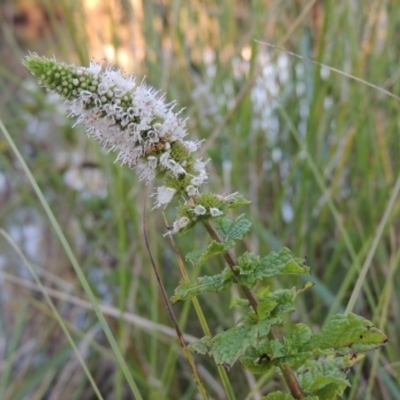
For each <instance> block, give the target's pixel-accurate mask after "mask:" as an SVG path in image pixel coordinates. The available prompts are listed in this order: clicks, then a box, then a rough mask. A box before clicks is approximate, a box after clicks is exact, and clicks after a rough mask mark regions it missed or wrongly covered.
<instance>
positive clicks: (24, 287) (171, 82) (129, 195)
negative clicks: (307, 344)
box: [0, 0, 400, 400]
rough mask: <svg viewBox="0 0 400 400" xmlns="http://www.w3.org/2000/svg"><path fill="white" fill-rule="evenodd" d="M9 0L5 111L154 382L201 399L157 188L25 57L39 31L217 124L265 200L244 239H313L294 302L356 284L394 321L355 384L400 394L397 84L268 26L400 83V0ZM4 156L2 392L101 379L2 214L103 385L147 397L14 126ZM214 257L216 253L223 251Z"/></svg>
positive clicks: (223, 158) (210, 267)
mask: <svg viewBox="0 0 400 400" xmlns="http://www.w3.org/2000/svg"><path fill="white" fill-rule="evenodd" d="M0 7H1V13H0V17H1V22H0V32H1V33H0V35H1V40H0V60H1V62H0V93H1V95H0V119H1V121H2V123H3V124H4V126H5V127H6V129H7V130H8V132H9V133H10V135H11V136H12V138H13V140H14V142H15V144H16V146H17V148H18V149H19V151H20V152H21V153H22V155H23V158H24V160H25V161H26V163H27V164H28V166H29V168H30V170H31V172H32V174H33V175H34V177H35V179H36V181H37V183H38V185H39V186H40V188H41V189H42V191H43V192H44V195H45V198H46V200H47V202H48V204H49V206H50V207H51V209H52V210H53V212H54V214H55V215H56V218H57V220H58V222H59V223H60V224H61V226H62V230H63V232H64V234H65V235H66V236H67V239H68V241H69V243H70V245H71V246H72V249H73V252H74V254H75V256H76V258H77V260H78V262H79V266H80V269H81V270H82V271H83V272H84V273H85V275H86V276H87V278H88V280H89V282H90V285H91V287H92V289H93V290H94V291H95V293H96V295H97V297H98V299H99V300H98V301H99V305H100V306H101V309H102V311H103V312H104V314H105V316H106V318H107V321H108V323H109V325H110V326H111V328H112V331H113V333H114V336H115V338H116V339H117V341H118V343H119V346H120V348H121V350H122V353H123V355H124V359H125V360H126V362H127V363H128V366H129V369H130V371H131V374H132V378H133V379H134V381H135V382H136V384H137V385H138V387H139V390H140V392H141V393H142V396H143V398H145V399H194V398H196V387H195V384H194V382H193V380H192V378H191V375H190V372H189V370H188V367H187V365H186V363H185V361H184V359H183V357H182V355H181V350H180V348H179V346H178V345H177V339H176V337H175V334H174V331H173V330H172V329H171V328H170V321H169V319H168V316H167V314H166V312H165V308H164V306H163V304H162V302H161V299H160V295H159V290H158V288H157V285H156V281H155V277H154V276H153V273H152V271H151V269H150V265H149V260H148V255H147V253H146V250H145V247H144V241H143V237H142V231H141V229H142V228H141V221H142V202H143V199H144V194H143V193H144V190H143V189H144V188H143V185H142V184H141V183H140V184H138V182H137V181H136V178H135V176H134V173H133V172H132V171H130V170H128V169H127V168H121V167H120V166H118V165H115V164H114V163H113V161H114V159H113V156H112V155H106V154H105V153H104V152H103V151H102V150H101V149H99V148H98V147H97V144H96V143H93V142H91V141H89V140H87V139H86V137H85V135H84V134H83V132H82V131H81V130H80V129H79V128H72V125H73V121H72V120H66V119H65V109H64V106H63V104H62V102H60V101H58V100H57V99H56V98H55V97H53V96H51V95H49V94H48V93H45V92H44V91H43V90H41V89H40V90H39V89H38V87H37V85H36V83H35V82H34V80H33V78H31V77H30V76H29V75H28V73H27V71H25V70H24V69H23V67H22V66H21V59H22V58H23V57H24V55H25V54H26V53H27V52H28V50H30V51H36V52H37V53H39V54H41V55H47V56H52V55H55V56H56V57H57V58H58V59H60V60H63V61H66V62H75V63H77V64H87V63H88V61H89V59H90V57H92V56H93V57H95V58H96V59H101V58H103V57H104V58H106V59H108V60H110V61H113V62H114V63H116V64H118V65H121V66H122V67H123V68H124V70H125V71H126V72H134V73H135V74H137V75H138V76H139V79H141V77H143V76H146V79H147V81H148V82H149V83H150V84H151V85H153V86H154V87H156V88H160V89H162V90H163V91H166V92H167V99H168V100H173V99H176V100H177V101H178V102H179V105H180V106H182V107H185V110H184V112H183V113H184V115H186V116H187V117H189V118H190V119H189V121H188V125H189V131H190V135H191V136H192V137H193V138H197V139H206V142H205V146H204V149H203V151H204V157H206V158H208V157H210V158H211V159H212V162H210V164H209V166H210V173H211V178H210V187H211V189H212V190H215V191H216V192H218V193H226V194H228V193H231V192H234V191H239V192H241V193H242V194H243V195H244V196H245V197H246V198H248V199H250V200H251V201H252V203H251V205H250V206H249V207H248V208H247V209H243V210H240V212H246V213H248V214H249V215H248V216H249V219H251V220H252V221H253V230H252V236H251V239H250V240H248V241H247V243H246V246H247V249H249V250H252V251H255V252H259V253H260V254H261V255H266V254H267V253H268V252H269V251H271V250H277V249H279V248H280V247H282V246H288V247H290V248H291V249H292V250H293V252H294V254H296V255H298V256H304V255H307V257H308V263H309V265H310V266H311V267H312V270H313V279H314V281H315V282H316V285H315V287H314V288H313V289H312V290H309V291H307V292H306V294H305V295H303V296H300V299H299V303H298V309H299V310H300V311H299V312H298V313H297V314H295V315H294V316H293V321H294V322H298V321H304V322H306V323H308V324H310V325H311V326H313V327H314V328H315V329H316V330H318V329H320V327H321V326H322V325H323V324H324V321H326V319H327V317H328V316H330V315H331V314H332V313H335V312H338V311H344V310H345V309H346V307H347V306H348V304H349V300H350V298H351V295H352V294H353V296H354V297H353V298H354V299H356V302H355V304H354V311H355V312H356V313H358V314H360V315H362V316H364V317H366V318H368V319H371V320H372V321H373V322H374V324H375V325H376V326H378V327H379V328H380V329H382V330H383V331H384V332H385V333H386V334H387V335H388V337H389V338H390V340H391V342H390V343H389V344H388V345H387V346H386V347H385V348H383V349H381V350H380V351H377V352H374V353H372V354H371V355H369V356H368V357H367V358H366V359H365V360H364V362H362V363H360V364H358V366H357V367H356V368H355V370H354V371H352V372H351V375H350V377H351V381H352V387H351V388H350V389H349V390H348V391H347V394H346V398H348V399H399V398H400V378H399V372H398V371H399V365H400V364H399V360H400V354H399V353H400V346H399V345H400V341H399V333H398V332H400V312H399V304H400V301H399V295H398V292H397V290H396V288H398V287H400V275H399V273H398V266H399V259H400V225H399V213H400V200H399V198H398V196H397V193H398V190H399V188H398V185H399V182H398V181H397V179H398V177H399V176H400V175H399V171H400V157H399V154H400V140H399V139H400V136H399V121H400V120H399V118H398V109H399V105H400V103H399V100H398V99H395V98H392V97H390V96H387V95H385V94H383V93H382V92H380V91H378V90H376V89H373V88H371V87H368V86H366V85H364V84H362V83H360V82H357V81H355V80H351V79H349V78H348V77H345V76H343V75H341V74H337V73H334V72H332V71H329V70H328V69H324V68H321V67H319V66H316V65H314V64H311V63H309V62H305V61H304V60H299V59H297V58H294V57H292V56H290V55H288V54H287V53H285V52H282V51H278V50H275V49H272V48H270V47H267V46H265V45H262V44H260V43H258V42H255V41H254V39H258V40H264V41H267V42H270V43H273V44H278V45H280V46H282V47H284V48H286V49H288V50H290V51H294V52H296V53H297V54H299V55H302V56H305V57H310V58H312V59H315V60H317V61H319V62H322V63H324V64H327V65H329V66H331V67H334V68H337V69H339V70H342V71H344V72H346V73H349V74H352V75H355V76H357V77H361V78H363V79H365V80H366V81H368V82H370V83H374V84H377V85H379V86H381V87H384V88H385V89H387V90H389V91H391V92H393V93H399V88H400V81H399V77H400V64H399V61H398V55H399V52H400V48H399V41H398V31H399V29H400V13H399V12H398V4H397V1H395V0H386V1H380V0H376V1H373V0H369V1H361V0H355V1H316V0H311V1H305V0H287V1H286V0H285V1H278V0H269V1H265V0H254V1H245V0H241V1H238V0H236V1H222V0H203V1H201V0H191V1H187V2H183V1H181V2H180V1H177V0H164V1H152V0H151V1H150V0H149V1H143V2H140V1H134V0H132V1H129V0H119V1H118V0H108V1H106V0H103V1H101V0H98V1H95V0H92V1H89V0H86V1H64V0H63V1H60V2H52V1H49V0H36V1H33V0H31V1H28V0H26V1H24V0H20V1H17V0H16V1H11V0H10V1H3V2H2V3H1V5H0ZM3 131H4V130H3ZM0 168H1V169H0V226H1V229H2V231H1V235H2V236H1V237H0V288H1V289H0V307H1V312H0V354H1V356H0V398H1V399H4V400H6V399H12V400H18V399H32V400H33V399H38V400H39V399H49V400H50V399H51V400H56V399H57V400H59V399H60V400H61V399H71V400H73V399H95V398H97V397H96V395H95V393H94V391H93V388H92V386H91V385H90V383H89V381H88V379H87V377H86V375H85V374H84V372H83V370H82V368H81V367H80V365H79V363H78V361H77V359H76V357H75V354H74V352H73V350H72V348H71V346H70V344H69V342H68V341H67V339H66V337H65V335H64V333H63V331H62V330H61V328H60V325H59V323H58V322H57V319H56V318H55V314H54V312H53V311H52V310H51V309H50V308H49V306H48V304H47V303H46V302H45V300H44V298H43V295H42V294H41V292H40V291H39V289H38V286H37V284H36V283H35V282H34V281H33V280H32V278H31V275H30V273H29V271H28V270H27V267H26V263H25V262H24V261H23V259H22V258H21V255H20V254H18V252H16V250H15V249H14V248H13V247H12V246H11V245H10V243H9V242H8V241H7V240H6V237H5V233H7V234H8V235H10V236H11V237H12V239H13V240H14V241H15V242H16V245H17V247H18V249H20V251H22V252H23V253H24V254H25V256H26V257H27V259H28V260H29V262H30V263H31V264H32V266H33V268H34V270H35V271H36V273H37V274H38V275H39V277H40V280H41V282H42V284H43V285H45V287H46V288H47V289H48V292H49V294H50V296H51V297H52V299H53V301H54V303H55V305H56V307H57V309H58V311H59V313H60V314H61V316H62V318H63V320H64V322H65V323H66V324H67V326H68V328H69V330H70V332H71V334H72V337H73V339H74V341H75V343H76V344H77V346H78V348H79V349H80V351H81V354H82V355H83V357H84V360H85V364H86V365H87V367H88V369H89V371H90V373H91V374H92V376H93V379H94V381H95V382H96V383H97V385H98V387H99V390H100V392H101V393H102V395H103V396H104V398H107V399H132V398H133V395H132V393H131V391H130V390H129V386H128V385H127V384H126V381H125V379H124V376H123V373H122V369H121V363H120V362H118V361H117V360H116V359H115V356H114V355H113V353H112V352H111V351H110V348H109V345H108V342H107V340H106V339H105V336H104V333H103V331H102V329H101V327H100V325H99V323H98V320H97V319H96V317H95V315H94V313H93V312H92V311H91V306H90V303H89V302H88V300H87V296H86V294H85V292H84V291H83V289H82V286H81V284H80V282H79V281H78V279H77V277H76V274H75V272H74V270H73V268H72V266H71V261H70V259H69V258H68V256H67V255H66V253H65V251H64V250H63V247H62V246H61V244H60V242H59V240H58V238H57V236H56V235H55V233H54V224H52V223H51V222H50V221H49V219H48V217H47V216H46V214H45V212H44V210H43V206H42V204H41V202H40V201H39V200H38V198H37V197H36V195H35V192H34V191H33V189H32V186H31V185H30V184H29V181H28V179H27V176H26V174H25V172H24V171H23V169H22V167H21V164H20V162H19V161H18V160H17V158H16V155H15V153H14V152H13V151H12V148H11V147H10V145H9V144H8V143H7V142H6V141H5V139H4V136H3V134H2V135H1V136H0ZM396 182H397V185H396ZM391 196H392V197H391ZM166 218H167V220H170V221H171V220H172V218H173V215H172V214H171V215H168V213H167V215H166ZM148 224H149V229H150V236H151V248H152V251H153V252H154V255H155V256H156V258H157V260H158V264H159V267H160V270H161V273H162V275H163V279H164V282H165V284H166V286H167V290H168V291H169V293H170V294H171V295H172V293H173V289H174V287H175V286H176V285H177V283H178V281H179V280H180V279H181V275H180V270H179V268H178V263H177V259H176V256H175V254H174V251H173V248H172V245H171V243H170V242H169V240H167V239H165V238H164V237H163V236H162V233H163V232H164V231H165V224H164V221H163V218H162V215H161V212H160V211H156V212H152V213H150V214H149V216H148ZM176 240H177V245H178V247H179V250H180V252H181V253H182V255H184V254H186V253H187V252H188V251H189V250H191V249H192V248H193V244H195V245H196V246H197V245H201V244H202V243H203V242H204V241H205V240H206V236H205V234H204V232H203V230H202V229H201V227H199V229H198V230H197V231H196V232H191V233H189V234H188V235H185V236H182V237H177V238H176ZM241 250H244V249H241ZM202 268H203V271H201V272H202V273H205V272H207V271H209V272H212V271H216V270H218V271H219V270H220V268H222V261H221V260H217V259H216V260H214V261H213V263H209V264H207V265H206V266H203V267H202ZM187 270H188V272H189V274H190V275H191V276H192V277H195V276H197V275H198V274H199V273H200V271H198V270H193V269H191V267H189V266H188V268H187ZM361 271H363V272H364V273H366V274H365V276H364V275H363V273H361ZM360 277H361V278H360ZM359 278H360V279H359ZM357 280H359V283H361V284H362V286H360V287H357V286H356V282H357ZM288 284H289V285H290V284H293V285H300V284H301V282H299V281H298V280H293V282H283V283H282V285H283V286H288ZM229 300H230V299H229V298H228V297H226V298H223V297H221V296H220V295H215V296H211V295H207V296H203V297H200V301H201V304H202V307H203V310H204V312H205V314H206V317H207V320H208V322H209V325H210V327H211V329H212V332H213V333H216V332H219V331H221V330H223V329H224V328H226V327H230V326H232V325H233V324H234V323H235V321H236V320H237V317H238V316H233V315H232V312H230V311H229V309H228V305H229ZM350 306H352V303H351V305H350ZM176 312H177V314H178V315H179V317H180V323H181V327H182V329H183V331H184V332H186V333H187V334H188V335H191V336H188V338H187V339H188V340H189V341H190V340H191V339H192V337H200V336H202V331H201V328H200V324H199V322H198V320H197V317H196V314H195V313H194V311H193V309H192V306H191V305H190V303H187V304H184V305H182V306H177V307H176ZM196 360H197V363H198V368H199V371H200V374H201V375H202V378H203V379H204V381H205V382H206V386H207V388H208V390H209V392H210V393H211V394H212V396H213V398H218V399H224V398H225V397H224V396H225V395H224V390H223V388H222V385H221V382H220V381H219V378H218V374H217V373H216V368H215V366H214V365H213V361H212V360H210V359H208V358H206V357H198V356H196ZM229 377H230V381H231V384H232V386H233V388H234V391H235V394H236V396H237V398H238V399H257V398H259V397H260V396H261V394H265V393H268V391H269V390H272V389H276V388H277V387H279V385H280V380H279V379H277V378H276V377H274V376H272V375H271V376H263V377H259V376H252V375H251V374H249V373H246V372H244V371H243V370H242V369H241V368H240V367H239V366H236V367H234V368H233V369H232V370H231V371H230V372H229ZM249 392H250V394H249V395H248V393H249ZM247 395H248V396H247ZM246 396H247V397H246Z"/></svg>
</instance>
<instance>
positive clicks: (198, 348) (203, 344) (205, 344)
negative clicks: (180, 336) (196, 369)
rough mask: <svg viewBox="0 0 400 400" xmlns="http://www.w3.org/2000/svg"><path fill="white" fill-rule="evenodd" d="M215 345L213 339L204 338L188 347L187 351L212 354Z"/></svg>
mask: <svg viewBox="0 0 400 400" xmlns="http://www.w3.org/2000/svg"><path fill="white" fill-rule="evenodd" d="M213 345H214V344H213V342H212V339H211V338H210V337H209V336H204V337H202V338H201V339H200V340H199V341H197V342H194V343H191V344H190V345H188V346H187V349H188V350H190V351H195V352H196V353H199V354H210V351H211V349H212V347H213Z"/></svg>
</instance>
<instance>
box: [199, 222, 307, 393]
mask: <svg viewBox="0 0 400 400" xmlns="http://www.w3.org/2000/svg"><path fill="white" fill-rule="evenodd" d="M203 224H204V227H205V228H206V230H207V232H208V233H209V235H210V236H211V238H212V239H214V240H215V241H216V242H219V243H223V239H222V238H221V236H220V235H219V233H218V232H217V230H216V229H215V228H214V226H212V225H211V224H210V223H209V222H203ZM224 258H225V261H226V262H227V263H228V265H229V268H230V269H231V271H232V272H233V274H234V275H235V276H238V274H239V273H238V271H237V270H236V269H235V266H236V265H237V262H236V257H235V256H234V255H233V253H232V251H230V250H227V251H226V252H225V253H224ZM237 283H238V282H237ZM238 285H239V286H240V287H241V289H242V291H243V293H244V294H245V296H246V298H247V299H248V300H249V302H250V305H251V307H252V308H253V310H254V312H255V313H256V314H257V305H258V302H257V299H256V298H255V297H254V295H253V293H252V292H251V291H250V290H249V289H248V288H246V287H244V286H243V285H241V284H240V283H238ZM268 337H269V338H270V339H276V335H275V334H274V332H272V331H271V332H270V333H269V335H268ZM279 368H280V370H281V372H282V375H283V378H284V379H285V382H286V385H287V386H288V388H289V390H290V393H291V394H292V396H293V397H294V398H295V399H296V400H299V399H303V398H304V397H305V396H304V393H303V392H302V390H301V387H300V385H299V383H298V382H297V379H296V376H295V375H294V372H293V371H292V369H291V368H290V366H288V365H282V366H280V367H279Z"/></svg>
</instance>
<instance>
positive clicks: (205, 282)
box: [171, 268, 233, 304]
mask: <svg viewBox="0 0 400 400" xmlns="http://www.w3.org/2000/svg"><path fill="white" fill-rule="evenodd" d="M232 283H233V273H232V271H231V270H230V269H229V268H225V269H224V270H223V271H222V273H221V274H217V275H212V276H202V277H199V278H197V279H196V281H195V282H187V281H184V280H182V281H180V282H179V286H178V287H177V288H176V289H175V292H174V296H172V297H171V302H172V303H173V304H175V303H176V302H178V301H183V300H187V299H190V298H192V297H194V296H197V295H199V294H200V293H203V292H215V293H218V292H221V291H223V290H226V289H228V288H230V287H231V286H232Z"/></svg>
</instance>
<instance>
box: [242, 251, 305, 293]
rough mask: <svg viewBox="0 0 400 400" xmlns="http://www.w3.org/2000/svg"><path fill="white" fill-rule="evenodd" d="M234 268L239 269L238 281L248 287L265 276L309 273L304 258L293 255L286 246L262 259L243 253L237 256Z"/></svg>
mask: <svg viewBox="0 0 400 400" xmlns="http://www.w3.org/2000/svg"><path fill="white" fill-rule="evenodd" d="M236 269H237V270H238V271H239V276H238V280H239V282H240V283H241V284H242V285H244V286H246V287H247V288H249V289H251V288H252V287H253V286H254V285H255V284H256V283H257V282H258V281H260V280H262V279H265V278H273V277H276V276H279V275H286V274H310V268H309V267H307V266H306V265H305V260H304V259H303V258H298V257H293V256H292V254H291V252H290V250H289V249H288V248H286V247H284V248H283V249H281V250H280V251H279V252H278V253H276V252H275V251H272V252H271V253H270V254H268V255H267V256H266V257H264V258H262V259H260V257H259V256H256V255H255V254H253V253H245V254H244V255H242V256H241V257H239V258H238V265H237V266H236Z"/></svg>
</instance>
